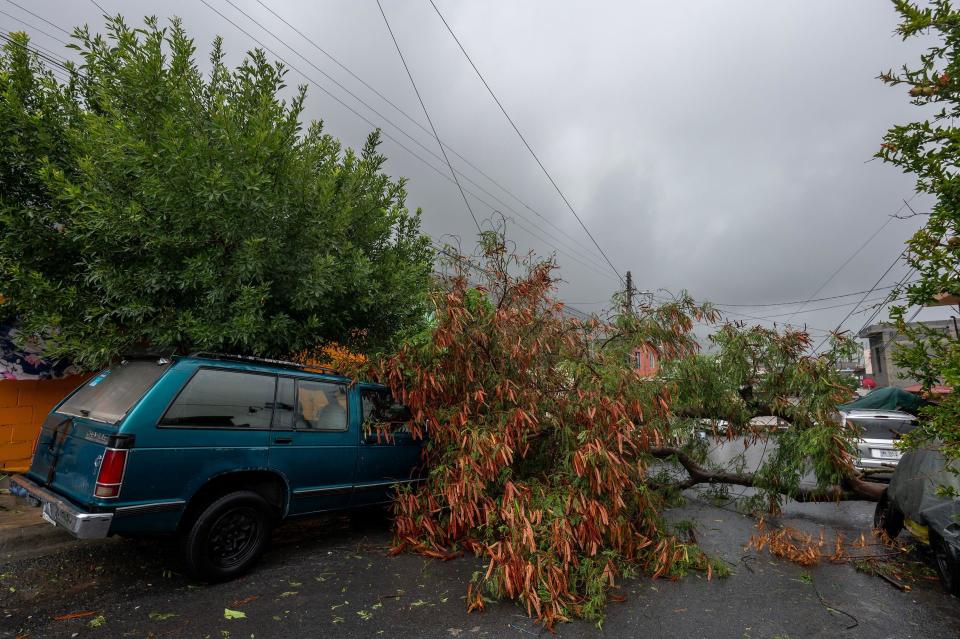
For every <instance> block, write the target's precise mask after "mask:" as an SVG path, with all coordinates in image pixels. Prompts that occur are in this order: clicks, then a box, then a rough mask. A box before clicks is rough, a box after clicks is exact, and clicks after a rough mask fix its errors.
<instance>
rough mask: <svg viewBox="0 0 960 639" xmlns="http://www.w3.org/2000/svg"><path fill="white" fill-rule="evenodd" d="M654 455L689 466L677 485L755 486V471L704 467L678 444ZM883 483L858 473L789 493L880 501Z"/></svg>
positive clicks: (810, 498)
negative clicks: (824, 486) (825, 486)
mask: <svg viewBox="0 0 960 639" xmlns="http://www.w3.org/2000/svg"><path fill="white" fill-rule="evenodd" d="M647 452H649V453H650V454H651V455H653V456H654V457H657V458H659V459H666V458H670V457H673V458H675V459H676V460H677V461H678V462H679V463H680V465H681V466H683V467H684V469H686V471H687V473H688V474H689V475H690V477H689V478H688V479H687V480H686V481H683V482H680V483H678V484H676V487H677V488H680V489H686V488H691V487H693V486H696V485H697V484H733V485H736V486H747V487H751V488H756V487H757V484H756V477H755V475H754V474H753V473H729V472H724V471H713V470H709V469H707V468H704V467H703V466H701V465H700V464H698V463H697V462H695V461H694V460H693V458H691V457H690V455H688V454H687V453H685V452H684V451H682V450H680V449H679V448H671V447H667V446H664V447H659V448H651V449H650V450H648V451H647ZM883 489H884V485H883V484H879V483H876V482H870V481H864V480H862V479H860V478H858V477H847V478H845V479H844V482H843V485H841V486H831V487H829V488H828V489H826V490H820V489H816V488H801V489H800V491H799V492H798V493H796V494H787V493H784V494H785V495H787V497H790V498H791V499H793V500H794V501H800V502H822V501H843V500H864V501H879V500H880V495H881V494H882V493H883Z"/></svg>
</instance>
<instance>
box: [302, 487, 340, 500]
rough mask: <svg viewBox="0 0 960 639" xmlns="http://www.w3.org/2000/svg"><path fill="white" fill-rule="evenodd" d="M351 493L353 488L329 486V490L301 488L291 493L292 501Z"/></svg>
mask: <svg viewBox="0 0 960 639" xmlns="http://www.w3.org/2000/svg"><path fill="white" fill-rule="evenodd" d="M352 491H353V486H331V487H329V488H301V489H300V490H295V491H293V498H294V499H303V498H305V497H318V496H320V495H343V494H346V493H350V492H352Z"/></svg>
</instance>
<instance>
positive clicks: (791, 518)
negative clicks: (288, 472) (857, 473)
mask: <svg viewBox="0 0 960 639" xmlns="http://www.w3.org/2000/svg"><path fill="white" fill-rule="evenodd" d="M714 445H715V450H714V451H712V458H713V459H714V460H716V461H723V460H726V461H730V460H732V459H734V458H736V457H737V456H738V455H739V453H740V452H742V445H740V444H738V443H733V444H729V443H728V444H724V445H722V446H719V445H716V443H715V444H714ZM761 446H762V445H761ZM760 451H762V448H757V449H753V450H748V453H747V459H746V466H747V468H746V469H747V470H752V468H750V466H751V464H754V465H755V463H757V462H758V460H759V457H758V455H759V454H760ZM751 460H752V461H751ZM742 491H743V489H736V490H735V491H732V492H731V495H730V497H729V498H727V499H714V497H716V496H715V495H714V496H713V497H708V496H706V495H705V494H702V493H697V492H693V491H688V492H687V494H686V495H687V499H686V503H685V504H684V505H683V506H681V507H678V508H674V509H671V510H670V511H668V512H667V519H668V520H669V521H670V522H671V523H672V524H674V525H676V526H677V527H678V529H679V528H688V527H692V529H693V531H694V535H695V538H696V540H697V542H698V543H699V544H700V545H701V547H702V548H703V549H704V550H705V551H707V552H708V553H710V554H712V555H714V556H716V557H718V558H720V559H722V560H723V561H724V562H725V563H726V564H727V565H728V566H729V567H730V569H731V573H732V574H731V575H730V576H729V577H726V578H714V579H712V580H709V581H708V580H707V579H706V577H705V575H703V574H700V573H690V574H688V575H687V576H685V577H684V578H682V579H680V580H677V581H666V580H656V581H654V580H650V579H647V578H637V579H632V580H628V581H625V582H624V583H622V584H620V588H619V590H618V592H619V594H621V595H624V596H625V597H626V600H625V601H624V602H623V603H614V602H611V603H610V604H609V607H608V609H607V615H606V619H605V621H604V623H603V626H602V628H598V627H597V626H596V625H593V624H590V623H587V622H579V621H578V622H573V623H568V624H561V625H559V626H557V627H556V628H555V632H556V636H559V637H571V638H580V637H634V636H643V637H704V638H709V639H722V638H726V637H730V638H744V637H748V638H761V637H762V638H773V637H777V638H779V639H786V638H792V639H797V638H801V637H850V638H853V637H863V638H869V639H882V638H885V637H918V638H920V637H922V638H924V639H927V638H938V637H958V636H960V600H958V599H955V598H953V597H951V596H950V595H948V594H947V593H946V592H945V591H944V590H943V588H942V587H941V586H940V584H939V583H938V582H937V581H936V580H935V579H931V578H929V576H926V577H925V578H921V579H918V580H916V581H914V582H913V583H911V588H912V590H910V591H908V592H902V591H901V590H898V589H897V588H895V587H894V586H892V585H891V584H890V583H888V582H886V581H884V580H882V579H881V578H879V577H877V576H875V575H872V574H868V573H864V572H859V571H858V570H857V569H856V568H855V567H854V566H853V565H851V564H850V563H842V564H830V563H828V562H823V563H821V564H820V565H818V566H814V567H810V568H803V567H801V566H798V565H795V564H792V563H790V562H788V561H786V560H782V559H778V558H775V557H772V556H771V555H770V554H769V553H768V552H767V551H762V552H757V551H755V550H753V549H747V548H746V545H747V541H748V539H749V538H750V536H751V534H753V533H755V532H756V528H755V524H756V521H755V520H754V519H752V518H750V517H747V516H745V515H743V514H741V513H739V512H737V510H736V508H735V502H734V501H733V499H732V498H733V497H735V496H736V495H737V494H739V493H741V492H742ZM873 508H874V504H872V503H867V502H843V503H841V504H791V505H789V506H788V507H787V508H786V509H785V511H784V513H783V515H782V516H781V517H780V518H779V520H778V522H777V523H781V524H785V525H789V526H793V527H796V528H799V529H801V530H805V531H808V532H810V533H813V534H814V535H818V534H819V532H820V531H821V530H822V531H824V532H825V535H826V537H827V544H828V546H829V544H830V542H831V540H832V539H833V536H834V535H835V534H836V532H837V531H839V532H841V533H842V534H844V535H845V537H846V538H847V539H848V540H853V539H856V538H858V537H859V535H860V534H861V533H867V534H869V530H870V527H871V524H872V517H873ZM22 516H23V515H22V513H21V514H19V515H18V517H22ZM35 516H36V517H37V518H39V514H36V515H35ZM38 530H39V529H38ZM35 536H36V537H37V539H42V540H43V541H42V543H41V542H40V541H37V542H33V541H31V542H30V543H28V544H23V543H20V544H19V545H17V544H14V545H12V546H11V545H9V544H8V545H7V546H4V545H3V543H2V541H3V540H0V637H21V638H23V637H32V638H39V637H111V638H113V637H144V638H160V637H211V638H219V639H231V638H234V639H237V638H242V639H247V638H250V639H254V638H272V637H277V638H283V639H288V638H289V637H326V636H335V637H380V636H383V637H438V638H439V637H444V638H449V637H460V638H461V639H463V638H472V637H496V638H500V637H516V638H518V639H523V638H524V637H548V636H550V634H549V633H548V632H547V631H545V630H544V629H543V628H541V627H540V626H538V625H536V624H535V623H533V622H532V621H531V620H530V619H529V618H528V617H527V615H526V614H525V612H524V611H523V610H522V609H521V608H520V607H519V606H517V605H516V604H514V603H511V602H491V603H490V604H488V606H487V609H486V610H485V611H484V612H482V613H472V614H467V613H466V611H465V606H464V594H465V592H466V588H467V584H468V583H469V581H470V578H471V575H472V573H473V572H474V571H476V570H481V569H485V565H484V564H483V562H481V561H480V560H478V559H476V558H473V557H462V558H459V559H455V560H452V561H448V562H442V561H438V560H434V559H426V558H423V557H419V556H414V555H406V554H404V555H400V556H397V557H390V556H388V555H387V549H388V545H389V541H390V532H389V523H388V521H387V520H386V518H385V517H383V516H382V514H377V513H370V512H364V513H360V514H356V515H352V516H348V515H338V516H327V517H322V518H318V519H313V520H304V521H301V522H293V523H289V524H286V525H284V526H282V527H281V528H280V529H278V530H277V531H276V532H275V534H274V538H273V544H272V547H271V549H270V550H269V551H268V552H267V554H266V555H265V556H264V558H263V560H262V561H261V563H260V564H259V565H258V566H257V568H256V569H255V570H254V571H253V572H252V573H251V574H249V575H248V576H246V577H244V578H242V579H238V580H236V581H233V582H230V583H224V584H217V585H206V584H201V583H197V582H194V581H191V580H189V579H187V578H186V577H184V576H183V575H181V574H180V572H179V571H180V567H179V560H178V558H177V552H176V547H175V545H174V544H173V543H171V542H159V541H156V540H122V539H107V540H103V541H96V542H77V541H72V540H71V539H70V538H69V537H68V536H66V535H65V533H62V532H60V531H57V530H55V529H52V528H49V527H48V528H43V531H42V533H40V532H38V531H35ZM867 552H869V551H867ZM918 556H919V558H920V559H921V560H923V559H926V560H929V558H928V557H926V556H925V555H924V554H923V553H922V552H921V553H920V554H919V555H918ZM227 611H236V612H238V613H242V617H239V618H234V619H228V618H226V617H227V616H230V615H231V613H229V612H227ZM77 613H80V616H76V615H77ZM70 615H75V617H74V618H64V617H65V616H67V617H68V616H70Z"/></svg>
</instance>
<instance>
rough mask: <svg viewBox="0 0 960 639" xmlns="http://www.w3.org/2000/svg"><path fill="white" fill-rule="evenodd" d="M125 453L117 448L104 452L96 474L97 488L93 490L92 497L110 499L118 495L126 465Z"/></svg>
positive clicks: (125, 451)
mask: <svg viewBox="0 0 960 639" xmlns="http://www.w3.org/2000/svg"><path fill="white" fill-rule="evenodd" d="M127 452H129V451H127V450H122V449H118V448H108V449H106V450H105V451H104V453H103V460H102V461H101V462H100V472H99V474H97V486H96V488H94V490H93V496H94V497H100V498H103V499H111V498H115V497H117V496H118V495H119V494H120V485H121V484H122V483H123V470H124V468H125V467H126V465H127Z"/></svg>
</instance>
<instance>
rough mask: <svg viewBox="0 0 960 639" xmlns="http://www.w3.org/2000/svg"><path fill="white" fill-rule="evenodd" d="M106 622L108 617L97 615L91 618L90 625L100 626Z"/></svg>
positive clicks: (92, 626)
mask: <svg viewBox="0 0 960 639" xmlns="http://www.w3.org/2000/svg"><path fill="white" fill-rule="evenodd" d="M105 623H107V618H106V617H104V616H103V615H97V616H96V617H94V618H93V619H91V620H90V627H91V628H99V627H100V626H102V625H103V624H105Z"/></svg>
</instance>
